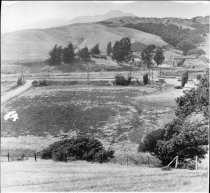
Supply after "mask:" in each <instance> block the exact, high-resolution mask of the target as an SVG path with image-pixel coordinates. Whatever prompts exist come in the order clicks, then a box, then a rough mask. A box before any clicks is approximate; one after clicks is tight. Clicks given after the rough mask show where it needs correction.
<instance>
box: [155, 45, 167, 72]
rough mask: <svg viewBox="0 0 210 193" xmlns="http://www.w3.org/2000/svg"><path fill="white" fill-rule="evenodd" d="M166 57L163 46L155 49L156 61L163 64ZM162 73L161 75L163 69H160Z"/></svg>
mask: <svg viewBox="0 0 210 193" xmlns="http://www.w3.org/2000/svg"><path fill="white" fill-rule="evenodd" d="M164 59H165V56H164V51H163V49H162V48H157V49H156V50H155V54H154V60H155V62H156V64H157V65H161V64H162V63H163V61H164ZM160 75H161V71H160Z"/></svg>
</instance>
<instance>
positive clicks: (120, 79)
mask: <svg viewBox="0 0 210 193" xmlns="http://www.w3.org/2000/svg"><path fill="white" fill-rule="evenodd" d="M130 83H131V76H130V75H129V76H128V78H127V79H126V78H125V77H124V76H123V75H121V74H118V75H116V76H115V84H116V85H122V86H128V85H129V84H130Z"/></svg>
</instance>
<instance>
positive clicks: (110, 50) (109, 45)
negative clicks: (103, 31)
mask: <svg viewBox="0 0 210 193" xmlns="http://www.w3.org/2000/svg"><path fill="white" fill-rule="evenodd" d="M106 53H107V55H108V56H109V55H110V54H111V53H112V42H109V43H108V44H107V48H106Z"/></svg>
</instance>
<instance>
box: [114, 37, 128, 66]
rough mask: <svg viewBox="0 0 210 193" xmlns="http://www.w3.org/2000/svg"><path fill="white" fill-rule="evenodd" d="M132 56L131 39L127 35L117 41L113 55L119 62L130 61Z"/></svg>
mask: <svg viewBox="0 0 210 193" xmlns="http://www.w3.org/2000/svg"><path fill="white" fill-rule="evenodd" d="M130 56H131V40H130V39H129V38H128V37H126V38H122V39H121V40H120V41H116V42H115V44H114V46H113V48H112V57H113V59H114V60H117V61H118V62H122V61H128V60H129V59H130Z"/></svg>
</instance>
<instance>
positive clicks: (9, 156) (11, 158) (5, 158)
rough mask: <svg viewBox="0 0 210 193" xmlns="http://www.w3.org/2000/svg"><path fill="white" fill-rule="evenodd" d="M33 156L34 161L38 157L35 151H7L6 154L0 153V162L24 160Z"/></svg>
mask: <svg viewBox="0 0 210 193" xmlns="http://www.w3.org/2000/svg"><path fill="white" fill-rule="evenodd" d="M31 157H32V158H34V161H35V162H36V161H37V158H38V154H37V153H33V154H28V155H25V154H19V155H17V154H14V153H7V154H3V155H1V161H2V162H11V161H24V160H28V159H29V158H31Z"/></svg>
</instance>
